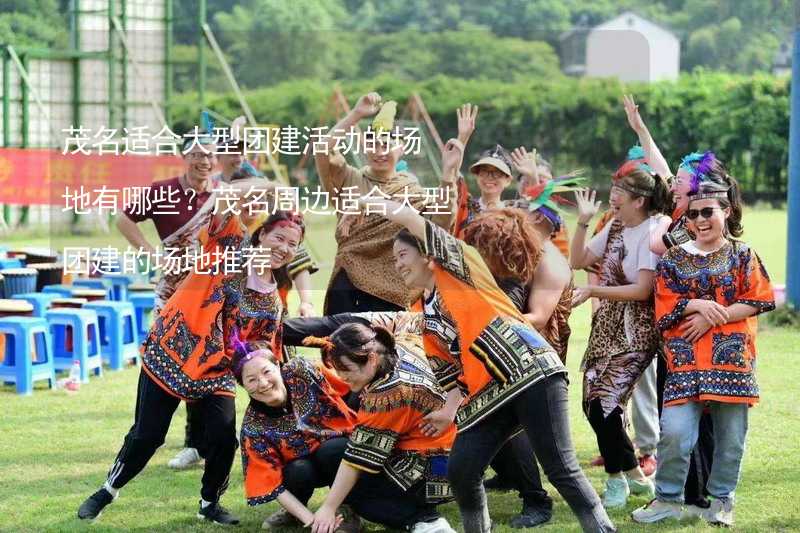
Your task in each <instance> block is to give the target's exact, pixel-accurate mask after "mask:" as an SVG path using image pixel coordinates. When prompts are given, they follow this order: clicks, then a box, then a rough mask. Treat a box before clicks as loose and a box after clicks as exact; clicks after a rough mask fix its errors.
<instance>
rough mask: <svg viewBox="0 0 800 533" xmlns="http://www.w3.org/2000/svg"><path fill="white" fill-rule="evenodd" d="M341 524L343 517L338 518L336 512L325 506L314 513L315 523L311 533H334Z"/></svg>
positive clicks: (312, 525)
mask: <svg viewBox="0 0 800 533" xmlns="http://www.w3.org/2000/svg"><path fill="white" fill-rule="evenodd" d="M339 523H341V517H337V516H336V510H335V509H330V508H329V507H327V506H326V505H325V504H323V505H322V507H320V508H319V509H317V512H316V513H314V522H313V523H312V524H311V533H333V532H334V531H335V530H336V527H337V526H338V525H339Z"/></svg>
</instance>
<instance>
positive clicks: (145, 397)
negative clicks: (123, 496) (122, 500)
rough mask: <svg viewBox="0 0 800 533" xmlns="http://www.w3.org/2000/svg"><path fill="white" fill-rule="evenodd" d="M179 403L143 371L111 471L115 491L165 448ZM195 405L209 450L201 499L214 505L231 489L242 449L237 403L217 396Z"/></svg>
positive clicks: (228, 398)
mask: <svg viewBox="0 0 800 533" xmlns="http://www.w3.org/2000/svg"><path fill="white" fill-rule="evenodd" d="M180 402H181V401H180V400H179V399H178V398H176V397H174V396H171V395H169V394H167V393H166V392H165V391H164V390H163V389H162V388H161V387H159V386H158V385H157V384H156V383H155V382H154V381H153V380H152V379H150V377H149V376H148V375H147V374H145V373H144V371H142V372H141V373H140V374H139V387H138V391H137V397H136V412H135V414H134V422H133V426H132V427H131V429H130V431H128V434H127V435H126V436H125V442H124V444H123V445H122V449H120V451H119V453H118V454H117V459H116V461H115V462H114V465H113V466H112V467H111V469H110V470H109V471H108V483H109V484H110V485H111V486H112V487H114V488H115V489H119V488H122V487H124V486H125V484H126V483H128V481H130V480H131V479H133V478H134V477H136V475H137V474H138V473H139V472H141V471H142V469H143V468H144V467H145V465H146V464H147V462H148V461H149V460H150V458H151V457H153V454H155V453H156V450H157V449H158V447H159V446H161V445H162V444H164V438H165V437H166V436H167V431H168V430H169V424H170V421H171V420H172V415H173V414H174V413H175V409H177V407H178V404H180ZM196 403H197V407H198V409H199V413H200V414H201V416H202V417H203V420H204V421H205V427H206V434H205V435H204V441H205V443H206V446H207V448H206V452H207V454H206V466H205V471H204V472H203V480H202V489H201V490H200V495H201V497H202V498H203V499H204V500H206V501H210V502H215V501H217V500H219V498H220V496H222V494H223V493H224V492H225V489H227V488H228V476H229V475H230V472H231V465H232V464H233V458H234V455H235V454H236V448H237V447H238V446H239V443H238V441H237V440H236V403H235V401H234V398H232V397H230V396H214V395H211V396H207V397H205V398H203V399H201V400H198V401H197V402H196Z"/></svg>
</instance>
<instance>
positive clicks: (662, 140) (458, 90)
mask: <svg viewBox="0 0 800 533" xmlns="http://www.w3.org/2000/svg"><path fill="white" fill-rule="evenodd" d="M341 86H342V90H343V91H344V94H345V95H347V97H348V99H349V100H350V103H351V105H352V104H353V103H354V102H355V100H356V98H357V97H358V95H360V94H363V93H364V92H367V91H369V90H377V91H379V92H380V93H381V94H382V95H383V96H384V98H391V99H395V100H398V102H400V103H401V108H402V105H403V102H404V101H405V100H406V99H407V97H408V95H409V94H410V93H411V92H412V91H418V92H419V93H420V94H421V96H422V98H423V100H424V102H425V105H426V106H427V108H428V111H429V113H430V115H431V117H432V118H433V121H434V123H435V124H436V125H437V127H438V128H439V132H440V134H441V136H442V137H443V138H444V139H446V138H448V137H449V136H453V135H455V129H456V120H455V109H456V107H457V106H458V105H460V104H461V103H464V102H472V103H475V104H478V105H479V106H480V108H481V111H480V114H479V117H478V128H477V130H476V132H475V135H474V137H473V140H472V142H471V143H470V146H469V148H468V151H469V154H468V157H472V156H474V155H475V153H476V152H478V151H480V150H481V149H484V148H486V147H488V146H492V145H494V144H495V143H497V142H500V143H501V144H503V145H504V146H506V147H508V148H513V147H515V146H519V145H524V146H527V147H530V146H532V145H533V146H536V147H537V148H538V149H539V151H540V152H541V153H542V154H543V155H545V157H548V158H549V159H551V160H552V161H554V163H555V166H556V171H557V172H566V171H568V170H570V169H572V168H576V167H584V168H587V169H589V172H590V175H591V176H592V177H594V178H595V179H597V180H599V181H601V180H605V179H606V177H607V176H608V175H609V172H610V170H611V169H613V168H615V167H616V166H617V165H618V164H619V163H620V161H621V159H622V158H623V157H624V154H625V153H626V151H627V149H628V147H629V146H630V145H631V144H633V143H634V142H635V141H636V136H635V135H634V134H633V132H632V131H631V130H630V129H629V128H628V125H627V121H626V120H625V114H624V112H623V109H622V103H621V95H622V93H623V92H624V91H625V92H631V93H633V94H634V95H635V97H636V100H637V102H638V103H639V104H640V109H641V110H642V114H643V116H644V118H645V120H646V121H647V124H648V126H649V127H650V129H651V131H652V133H653V136H654V137H655V139H656V141H657V142H658V144H659V146H660V147H661V149H662V151H663V153H664V155H665V156H666V157H667V160H668V161H669V162H670V166H671V168H672V170H673V171H675V170H676V167H677V164H678V163H679V161H680V157H682V156H683V155H685V154H686V153H688V152H690V151H695V150H704V149H712V150H714V151H715V152H716V153H717V154H718V156H719V157H720V158H721V159H722V160H723V161H725V162H726V163H727V164H728V166H729V169H730V171H731V173H732V174H733V175H735V176H736V177H737V178H738V179H739V180H740V181H741V183H742V185H743V189H744V190H745V191H746V192H747V194H748V196H750V198H751V199H752V198H754V197H761V198H766V199H773V200H778V199H780V198H785V191H786V182H787V170H786V167H787V163H788V151H789V148H788V147H789V143H788V138H789V80H788V79H787V78H776V77H773V76H768V75H756V76H752V77H745V76H736V75H728V74H722V73H716V72H704V71H695V72H694V73H692V74H687V75H684V76H682V77H681V78H680V79H679V80H678V81H676V82H659V83H653V84H649V85H648V84H627V85H623V84H621V83H620V82H618V81H616V80H596V79H594V80H592V79H573V78H566V79H564V78H559V79H555V80H541V79H537V80H530V81H521V82H516V83H500V82H492V81H485V80H463V79H452V78H445V77H442V76H439V77H434V78H430V79H428V80H426V81H423V82H412V81H399V80H396V79H393V78H391V77H389V76H382V77H379V78H375V79H372V80H357V81H348V82H343V83H342V84H341ZM332 89H333V87H332V86H331V85H330V84H323V83H320V82H317V81H292V82H287V83H283V84H280V85H277V86H274V87H271V88H267V89H260V90H255V91H250V92H248V93H247V95H246V97H247V101H248V103H249V104H250V106H251V108H252V110H253V112H254V114H255V115H256V118H257V119H258V120H259V121H263V122H269V123H278V124H292V125H295V126H299V127H302V126H305V125H308V126H315V125H317V121H318V119H319V116H320V114H321V113H322V112H323V110H324V109H325V107H326V106H327V103H328V101H329V98H330V95H331V91H332ZM207 106H209V107H211V108H212V109H214V110H215V111H217V112H218V113H221V114H223V115H225V116H229V117H233V116H236V115H238V114H241V111H240V109H239V106H238V104H237V101H236V99H235V98H234V97H233V95H232V94H212V95H210V96H209V97H208V102H207ZM197 111H198V109H197V97H196V94H183V95H180V96H178V97H177V98H176V100H175V102H174V106H173V116H174V117H176V121H175V128H176V131H182V130H184V129H189V127H190V125H191V124H194V121H195V120H197V119H196V117H197ZM328 125H332V120H331V121H329V124H328ZM288 162H289V163H290V164H291V163H292V161H288Z"/></svg>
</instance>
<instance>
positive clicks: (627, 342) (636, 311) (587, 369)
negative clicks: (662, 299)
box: [581, 220, 660, 417]
mask: <svg viewBox="0 0 800 533" xmlns="http://www.w3.org/2000/svg"><path fill="white" fill-rule="evenodd" d="M623 229H624V228H623V225H622V223H621V222H620V221H618V220H615V221H613V222H612V226H611V228H610V231H609V234H608V243H607V245H606V251H605V253H604V254H603V258H602V260H601V263H600V272H599V274H600V283H601V285H604V286H620V285H627V284H628V281H627V280H626V279H625V274H624V272H623V269H622V260H623V259H624V258H625V257H626V255H627V253H628V251H627V250H626V249H625V244H624V241H623V239H622V230H623ZM659 344H660V337H659V334H658V330H657V329H656V327H655V312H654V304H653V301H652V298H651V299H649V300H647V301H643V302H639V301H627V302H625V301H610V300H601V301H600V306H599V307H598V309H597V311H596V312H595V314H594V316H593V317H592V331H591V334H590V335H589V345H588V346H587V348H586V353H585V354H584V356H583V361H582V363H581V370H582V371H583V373H584V374H583V409H584V412H585V413H586V414H587V416H588V412H589V404H590V403H591V402H592V401H594V400H600V405H601V407H602V409H603V416H606V417H607V416H608V415H609V414H610V413H611V412H612V411H613V410H614V409H615V408H616V407H620V408H621V409H622V410H623V412H624V411H625V405H626V404H627V403H628V399H629V398H630V396H631V394H632V393H633V387H634V386H635V385H636V382H637V381H638V380H639V377H640V376H641V375H642V373H643V372H644V370H645V369H646V368H647V366H648V365H649V364H650V362H651V361H652V359H653V357H654V355H655V354H656V352H657V351H658V349H659Z"/></svg>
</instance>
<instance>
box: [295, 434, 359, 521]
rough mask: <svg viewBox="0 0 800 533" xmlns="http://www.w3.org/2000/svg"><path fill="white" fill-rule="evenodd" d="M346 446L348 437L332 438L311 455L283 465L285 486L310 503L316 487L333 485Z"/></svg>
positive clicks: (304, 501) (298, 497)
mask: <svg viewBox="0 0 800 533" xmlns="http://www.w3.org/2000/svg"><path fill="white" fill-rule="evenodd" d="M346 447H347V438H345V437H339V438H336V439H330V440H328V441H325V442H323V443H322V444H321V445H320V446H319V448H317V449H316V450H315V451H314V453H312V454H311V455H307V456H306V457H303V458H302V459H295V460H294V461H292V462H290V463H289V464H287V465H286V466H284V467H283V486H284V487H286V490H288V491H289V492H291V493H292V495H293V496H294V497H295V498H297V499H298V500H300V502H302V503H303V504H304V505H305V504H308V500H310V499H311V496H312V495H313V494H314V489H318V488H320V487H330V486H331V485H333V480H334V479H335V478H336V470H337V469H338V468H339V462H340V461H341V460H342V456H343V455H344V449H345V448H346Z"/></svg>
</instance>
